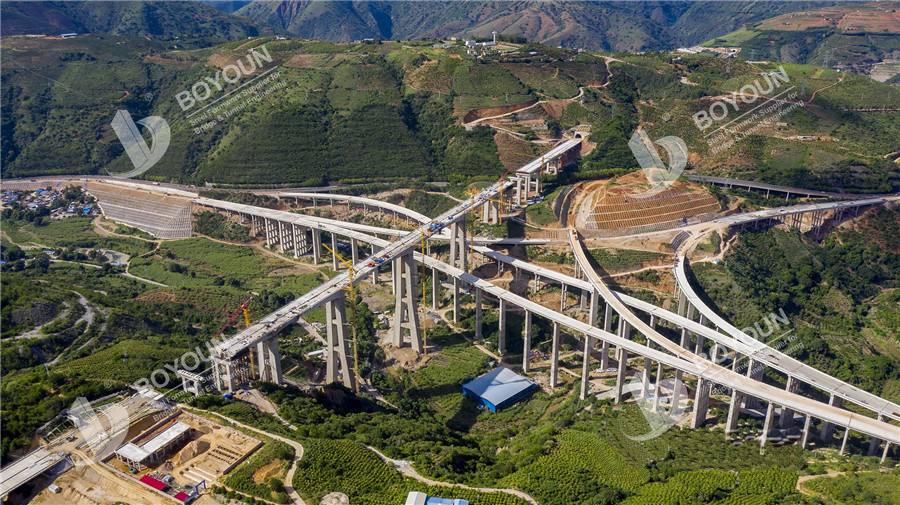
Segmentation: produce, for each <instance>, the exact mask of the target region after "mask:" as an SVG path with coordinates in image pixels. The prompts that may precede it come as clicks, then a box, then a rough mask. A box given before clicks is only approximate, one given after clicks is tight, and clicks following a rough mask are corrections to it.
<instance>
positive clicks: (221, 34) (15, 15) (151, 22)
mask: <svg viewBox="0 0 900 505" xmlns="http://www.w3.org/2000/svg"><path fill="white" fill-rule="evenodd" d="M0 15H2V17H3V35H4V36H10V35H26V34H47V35H58V34H60V33H72V32H75V33H109V34H114V35H129V36H150V37H158V38H163V39H174V38H176V37H177V38H181V39H188V40H191V39H208V40H209V41H216V40H218V41H225V40H230V39H236V38H244V37H248V36H255V35H258V34H259V30H258V29H257V28H256V26H254V25H253V24H252V23H251V22H249V21H248V20H246V19H242V18H240V17H238V16H234V15H230V14H226V13H224V12H221V11H220V10H218V9H216V8H214V7H212V6H210V5H207V4H205V3H202V2H187V1H173V2H139V1H133V2H131V1H122V2H113V1H96V2H25V1H11V2H3V3H2V4H0Z"/></svg>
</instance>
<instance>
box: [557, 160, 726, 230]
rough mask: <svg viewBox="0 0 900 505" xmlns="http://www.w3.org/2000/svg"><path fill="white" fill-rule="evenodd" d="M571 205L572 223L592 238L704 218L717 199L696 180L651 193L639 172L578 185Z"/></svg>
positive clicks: (714, 211) (713, 210) (714, 212)
mask: <svg viewBox="0 0 900 505" xmlns="http://www.w3.org/2000/svg"><path fill="white" fill-rule="evenodd" d="M571 208H572V209H573V211H574V213H575V226H576V227H577V228H578V230H579V231H580V232H581V233H583V234H584V235H585V236H588V237H593V238H604V237H617V236H624V235H635V234H640V233H649V232H655V231H662V230H668V229H673V228H676V227H679V226H683V225H686V224H695V223H699V222H703V221H707V220H709V219H712V218H714V217H715V216H716V215H718V213H719V211H720V210H721V206H720V205H719V202H718V200H716V198H715V197H714V196H712V195H711V194H709V192H708V191H707V190H706V189H704V188H703V187H702V186H700V185H698V184H693V183H690V182H686V181H677V182H675V183H674V184H672V185H671V186H669V187H667V188H666V189H664V190H662V191H659V192H657V193H652V192H650V187H649V186H648V184H647V180H646V179H645V178H644V177H643V175H642V174H640V173H631V174H628V175H623V176H621V177H616V178H614V179H608V180H598V181H593V182H590V183H587V184H584V185H582V186H581V187H580V188H579V190H578V194H577V195H576V196H575V200H574V202H573V205H572V207H571Z"/></svg>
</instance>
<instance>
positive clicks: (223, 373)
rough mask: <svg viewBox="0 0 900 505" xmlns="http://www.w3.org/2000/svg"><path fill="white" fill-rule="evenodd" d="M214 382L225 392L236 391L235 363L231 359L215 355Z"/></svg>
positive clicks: (217, 387)
mask: <svg viewBox="0 0 900 505" xmlns="http://www.w3.org/2000/svg"><path fill="white" fill-rule="evenodd" d="M212 376H213V383H214V384H215V386H216V389H218V390H219V391H222V392H223V393H231V392H233V391H234V363H232V362H231V360H227V359H222V358H217V357H213V374H212Z"/></svg>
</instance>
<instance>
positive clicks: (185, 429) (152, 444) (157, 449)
mask: <svg viewBox="0 0 900 505" xmlns="http://www.w3.org/2000/svg"><path fill="white" fill-rule="evenodd" d="M190 433H191V427H190V426H188V425H187V424H184V423H182V422H180V421H179V422H176V423H175V424H173V425H172V426H169V427H168V428H166V429H165V430H163V431H162V432H161V433H159V434H158V435H156V436H155V437H153V438H151V439H150V440H148V441H147V442H145V443H143V444H141V445H137V444H135V443H133V442H129V443H127V444H125V445H123V446H122V447H119V449H117V450H116V457H117V458H119V459H120V460H121V461H124V462H125V463H126V464H127V465H128V466H129V467H131V468H134V469H136V470H140V469H142V468H144V467H146V466H147V465H152V464H155V463H158V462H159V461H161V460H162V458H163V457H165V455H166V454H168V453H169V452H170V449H172V448H173V447H175V446H176V445H177V444H178V443H180V442H182V441H183V440H185V439H186V438H187V437H188V436H190Z"/></svg>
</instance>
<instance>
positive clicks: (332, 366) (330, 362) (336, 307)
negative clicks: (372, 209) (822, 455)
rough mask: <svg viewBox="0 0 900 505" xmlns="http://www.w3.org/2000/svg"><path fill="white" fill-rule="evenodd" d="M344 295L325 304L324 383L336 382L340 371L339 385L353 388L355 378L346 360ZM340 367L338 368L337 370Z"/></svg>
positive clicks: (341, 294)
mask: <svg viewBox="0 0 900 505" xmlns="http://www.w3.org/2000/svg"><path fill="white" fill-rule="evenodd" d="M346 300H347V298H346V295H344V293H343V292H341V293H340V295H339V296H337V297H336V298H334V299H332V300H329V301H328V302H326V303H325V335H326V344H325V382H326V383H328V384H331V383H334V382H338V371H339V370H340V375H341V379H340V381H341V383H342V384H343V385H344V386H345V387H347V388H349V389H353V388H354V382H355V379H356V378H355V377H354V376H353V372H351V369H350V361H349V359H348V358H347V354H348V352H347V324H348V323H347V311H346ZM339 367H340V368H339Z"/></svg>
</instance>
